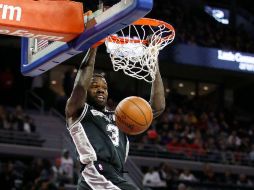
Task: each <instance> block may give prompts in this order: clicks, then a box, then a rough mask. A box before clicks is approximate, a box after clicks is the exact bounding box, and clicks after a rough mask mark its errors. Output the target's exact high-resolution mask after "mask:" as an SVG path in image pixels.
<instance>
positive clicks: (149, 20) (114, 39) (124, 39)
mask: <svg viewBox="0 0 254 190" xmlns="http://www.w3.org/2000/svg"><path fill="white" fill-rule="evenodd" d="M132 25H136V26H141V25H146V26H148V25H150V26H160V25H164V26H165V27H166V28H167V29H168V30H169V31H172V34H170V35H168V36H165V37H163V38H161V39H160V40H159V42H161V41H166V40H168V39H171V38H172V37H174V33H175V29H174V27H173V26H172V25H170V24H168V23H166V22H164V21H160V20H156V19H152V18H141V19H139V20H137V21H135V22H133V23H132ZM105 40H106V38H105V39H103V40H100V41H99V42H97V43H95V44H94V45H93V47H97V46H99V45H101V44H102V43H104V42H105ZM108 40H109V41H110V42H114V43H118V44H126V43H143V44H147V43H148V40H138V39H131V38H128V37H117V36H113V35H111V36H110V38H109V39H108Z"/></svg>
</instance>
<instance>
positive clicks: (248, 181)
mask: <svg viewBox="0 0 254 190" xmlns="http://www.w3.org/2000/svg"><path fill="white" fill-rule="evenodd" d="M142 182H143V186H144V189H145V190H166V189H177V190H192V189H207V188H208V189H210V188H211V189H213V188H212V187H214V189H220V186H223V185H224V186H226V185H228V187H230V186H231V189H238V188H239V189H241V188H243V187H247V188H249V189H251V187H252V186H253V179H252V178H250V177H249V176H247V175H245V174H242V173H239V174H233V173H231V172H230V171H228V170H227V171H225V172H224V173H218V172H215V171H214V169H213V168H212V166H211V165H210V164H204V165H203V168H202V170H200V171H190V170H189V169H184V170H178V169H175V168H174V167H172V166H171V165H169V164H168V163H161V164H160V165H159V166H158V167H150V168H144V177H143V181H142ZM215 184H216V185H217V187H216V185H215ZM222 184H223V185H222ZM237 186H238V187H237ZM240 186H241V188H240ZM193 187H194V188H193Z"/></svg>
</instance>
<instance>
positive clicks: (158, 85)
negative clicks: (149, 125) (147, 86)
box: [149, 63, 166, 118]
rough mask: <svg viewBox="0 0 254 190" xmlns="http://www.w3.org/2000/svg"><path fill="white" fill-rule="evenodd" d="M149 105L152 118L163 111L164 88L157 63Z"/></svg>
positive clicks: (164, 104)
mask: <svg viewBox="0 0 254 190" xmlns="http://www.w3.org/2000/svg"><path fill="white" fill-rule="evenodd" d="M149 103H150V105H151V107H152V110H153V117H154V118H156V117H158V116H159V115H160V114H161V113H162V112H163V111H164V109H165V106H166V103H165V94H164V86H163V82H162V78H161V74H160V70H159V64H158V63H157V72H156V75H155V80H154V81H153V83H152V88H151V95H150V101H149Z"/></svg>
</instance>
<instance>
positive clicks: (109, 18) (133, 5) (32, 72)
mask: <svg viewBox="0 0 254 190" xmlns="http://www.w3.org/2000/svg"><path fill="white" fill-rule="evenodd" d="M152 7H153V0H121V1H120V2H118V3H117V4H115V5H113V6H112V7H110V8H108V9H107V10H106V11H104V12H103V11H101V12H100V13H98V14H95V15H94V20H95V23H96V24H95V25H93V26H92V27H90V28H88V29H86V30H85V31H84V32H83V33H81V34H80V36H78V37H77V38H75V39H74V40H71V41H70V42H60V41H50V40H43V39H34V38H24V37H22V50H21V56H22V57H21V72H22V74H23V75H26V76H36V75H40V74H41V73H44V72H45V71H47V70H49V69H51V68H53V67H55V66H57V65H58V64H60V63H62V62H64V61H66V60H68V59H70V58H71V57H73V56H75V55H77V54H79V53H82V52H83V51H85V50H87V49H89V48H90V47H91V46H92V45H93V44H95V43H96V42H98V41H100V40H102V39H104V38H105V37H107V36H108V35H110V34H113V33H115V32H117V31H119V30H120V29H122V28H124V27H126V26H128V25H130V24H131V23H132V22H134V21H136V20H138V19H140V18H142V17H144V16H145V15H146V14H147V13H149V12H150V10H151V9H152ZM84 20H85V22H86V19H84ZM84 24H86V23H84Z"/></svg>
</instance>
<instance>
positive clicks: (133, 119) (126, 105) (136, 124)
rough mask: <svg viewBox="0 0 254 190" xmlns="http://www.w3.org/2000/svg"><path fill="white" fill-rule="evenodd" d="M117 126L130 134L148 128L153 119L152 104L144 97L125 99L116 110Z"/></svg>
mask: <svg viewBox="0 0 254 190" xmlns="http://www.w3.org/2000/svg"><path fill="white" fill-rule="evenodd" d="M115 116H116V125H117V127H118V128H119V129H120V130H121V131H123V132H124V133H126V134H128V135H138V134H140V133H142V132H144V131H146V130H147V129H148V127H149V126H150V125H151V123H152V120H153V113H152V108H151V106H150V104H149V103H148V102H147V101H146V100H144V99H143V98H140V97H137V96H130V97H128V98H125V99H123V100H122V101H121V102H120V103H119V104H118V105H117V107H116V110H115Z"/></svg>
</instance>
